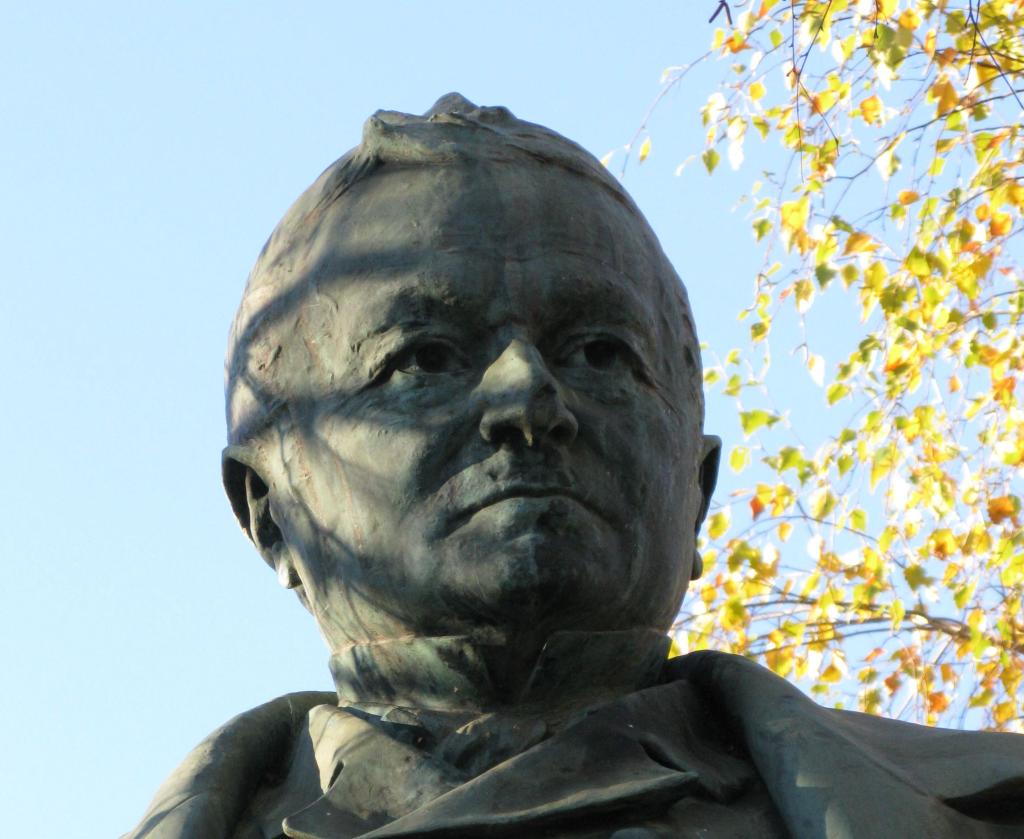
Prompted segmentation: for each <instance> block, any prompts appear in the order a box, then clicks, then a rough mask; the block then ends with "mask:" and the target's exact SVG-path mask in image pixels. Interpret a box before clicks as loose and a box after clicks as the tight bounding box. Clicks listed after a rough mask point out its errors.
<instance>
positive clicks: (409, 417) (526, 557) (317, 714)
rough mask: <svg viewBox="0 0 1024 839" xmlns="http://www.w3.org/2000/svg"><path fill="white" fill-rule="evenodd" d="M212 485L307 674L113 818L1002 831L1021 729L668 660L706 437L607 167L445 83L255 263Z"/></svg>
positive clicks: (640, 236) (673, 285)
mask: <svg viewBox="0 0 1024 839" xmlns="http://www.w3.org/2000/svg"><path fill="white" fill-rule="evenodd" d="M227 400H228V409H227V414H228V436H229V443H230V445H229V446H228V448H227V449H226V450H225V452H224V481H225V486H226V489H227V492H228V495H229V497H230V499H231V503H232V506H233V508H234V510H235V513H236V514H237V516H238V519H239V521H240V522H241V525H242V527H243V529H244V530H245V532H246V533H247V534H248V536H249V537H250V539H251V540H252V542H253V543H254V545H255V546H256V548H257V549H258V551H259V552H260V554H261V555H262V556H263V558H264V560H266V562H267V563H268V564H269V565H270V566H271V567H272V568H274V569H275V570H276V572H277V575H278V578H279V580H280V581H281V583H282V584H283V585H285V586H286V587H288V588H291V589H293V590H294V591H295V592H296V594H297V595H298V596H299V598H300V599H301V601H302V602H303V604H305V606H306V607H307V608H308V609H309V611H310V612H311V613H312V614H313V616H314V618H315V619H316V622H317V624H318V626H319V629H320V632H321V634H322V635H323V637H324V639H325V640H326V641H327V644H328V646H329V648H330V652H331V669H332V673H333V674H334V678H335V682H336V685H337V695H336V696H335V695H334V694H329V695H328V694H310V693H306V694H291V695H289V696H286V697H282V698H280V699H278V700H275V701H273V702H270V703H268V704H267V705H264V706H261V707H260V708H257V709H254V710H252V711H249V712H246V713H244V714H242V715H240V716H239V717H236V718H235V719H234V720H232V721H231V722H229V723H228V724H227V725H226V726H224V727H223V728H221V729H220V730H218V731H217V732H215V733H214V734H213V735H211V736H210V738H208V739H207V740H206V741H205V742H204V743H203V744H201V745H200V746H199V747H197V749H196V750H194V751H193V752H192V753H191V754H190V755H189V757H188V758H187V759H186V760H185V762H184V763H183V764H182V766H181V767H179V769H178V770H177V771H176V772H175V773H174V774H173V775H172V776H171V777H170V778H169V779H168V781H167V782H166V784H165V785H164V786H163V787H162V788H161V790H160V791H159V792H158V794H157V797H156V799H155V800H154V802H153V804H152V805H151V808H150V810H149V812H148V813H147V814H146V816H145V817H144V819H143V821H142V823H141V824H140V825H139V827H138V828H137V829H136V830H135V831H134V832H133V833H132V834H130V836H131V837H139V839H141V837H150V838H151V839H157V838H158V837H159V839H172V837H204V838H205V837H210V839H220V838H221V837H224V839H228V837H236V838H238V839H255V837H264V839H273V838H274V837H279V836H288V837H301V838H302V839H354V838H355V837H365V839H371V837H373V839H376V838H377V837H475V836H496V837H497V836H501V837H581V838H582V837H595V839H596V837H615V839H630V838H631V837H632V839H639V838H640V837H689V836H693V837H697V836H704V837H725V838H726V839H728V837H737V839H738V837H754V836H757V837H775V836H778V837H782V836H794V837H800V838H801V839H804V838H805V837H806V838H807V839H810V837H894V839H895V837H900V839H902V837H911V836H922V837H923V836H928V837H947V836H948V837H954V836H956V837H960V836H978V837H1003V836H1006V837H1009V836H1021V835H1024V803H1022V802H1024V796H1022V793H1024V738H1019V737H1017V736H1014V735H999V734H973V733H963V732H952V731H943V730H936V729H926V728H922V727H918V726H912V725H907V724H904V723H898V722H893V721H889V720H881V719H875V718H870V717H865V716H863V715H859V714H852V713H844V712H839V711H832V710H828V709H823V708H820V707H818V706H817V705H815V704H814V703H812V702H810V701H809V700H808V699H806V698H805V697H803V696H802V695H801V694H800V693H799V692H798V691H796V690H795V689H794V688H793V687H791V686H790V685H788V684H787V683H786V682H784V681H783V680H781V679H778V678H777V677H775V676H774V675H772V674H770V673H768V672H767V671H765V670H763V669H762V668H760V667H758V666H757V665H754V664H752V663H751V662H748V661H745V660H743V659H739V658H735V657H732V656H726V655H721V654H715V653H698V654H692V655H689V656H684V657H681V658H677V659H673V660H670V661H666V655H667V650H668V639H667V637H666V635H665V632H666V630H667V629H668V627H669V625H670V624H671V622H672V619H673V617H674V616H675V615H676V613H677V611H678V609H679V606H680V603H681V601H682V598H683V595H684V594H685V592H686V588H687V585H688V583H689V581H690V580H691V579H692V578H696V577H697V576H699V574H700V570H701V567H700V559H699V556H698V555H697V553H696V549H695V539H696V534H697V532H698V530H699V528H700V525H701V522H702V520H703V518H704V515H705V513H706V511H707V505H708V500H709V498H710V495H711V492H712V490H713V488H714V483H715V476H716V472H717V466H718V453H719V445H720V444H719V441H718V440H717V438H715V437H710V436H706V435H705V434H704V433H703V401H702V394H701V371H700V360H699V350H698V345H697V340H696V336H695V332H694V326H693V321H692V317H691V314H690V308H689V304H688V303H687V299H686V293H685V291H684V289H683V286H682V283H681V282H680V280H679V278H678V276H677V275H676V273H675V271H674V270H673V268H672V267H671V265H670V264H669V263H668V260H667V259H666V257H665V255H664V254H663V252H662V250H661V247H660V245H659V244H658V242H657V239H656V238H655V236H654V234H653V233H652V232H651V230H650V228H649V226H648V225H647V223H646V221H645V220H644V219H643V217H642V215H641V214H640V212H639V211H638V210H637V208H636V206H635V205H634V204H633V202H632V201H631V200H630V198H629V197H628V196H627V195H626V193H625V192H624V191H623V189H622V187H621V186H620V185H619V184H618V182H617V181H616V180H615V179H614V178H612V177H610V176H609V175H608V174H607V173H606V172H605V170H604V169H603V168H602V167H601V166H600V164H599V163H598V162H597V161H596V160H594V158H593V157H591V156H590V155H589V154H587V153H586V152H584V151H583V150H582V149H580V148H579V147H578V146H576V145H575V144H573V143H571V142H570V141H568V140H566V139H565V138H563V137H561V136H559V135H557V134H555V133H554V132H552V131H550V130H548V129H546V128H543V127H541V126H537V125H533V124H530V123H526V122H523V121H520V120H518V119H516V118H515V117H513V116H512V115H511V114H510V113H509V112H508V111H507V110H505V109H503V108H478V107H477V106H475V105H473V104H471V103H469V102H467V101H466V100H464V99H463V98H462V97H460V96H458V95H456V94H452V95H449V96H446V97H444V98H442V99H441V100H440V101H439V102H438V103H437V104H436V105H435V106H434V107H433V108H432V109H431V110H430V111H429V112H428V113H427V114H426V115H424V116H422V117H419V116H410V115H406V114H399V113H393V112H379V113H377V114H376V115H374V116H373V117H371V119H370V120H369V121H368V122H367V124H366V128H365V131H364V136H363V141H362V143H361V144H360V145H359V146H358V147H357V148H356V149H354V150H353V151H351V152H349V153H348V154H347V155H345V156H344V157H343V158H341V159H340V160H339V161H337V162H336V163H335V164H333V165H332V166H331V167H330V168H328V169H327V171H326V172H324V174H323V175H321V176H320V178H319V179H318V180H317V181H316V182H315V183H314V184H313V185H312V186H311V187H310V188H309V189H308V190H307V191H306V192H305V193H304V194H303V195H302V196H301V197H300V198H299V200H298V201H297V202H296V203H295V205H294V206H293V207H292V208H291V209H290V210H289V211H288V213H287V215H286V216H285V218H284V219H283V220H282V222H281V223H280V225H278V227H277V229H276V230H275V231H274V233H273V235H272V236H271V238H270V240H269V241H268V243H267V245H266V246H265V248H264V250H263V252H262V253H261V254H260V257H259V260H258V262H257V264H256V267H255V268H254V269H253V272H252V274H251V276H250V278H249V282H248V285H247V287H246V290H245V295H244V298H243V300H242V304H241V307H240V310H239V313H238V316H237V319H236V321H235V325H234V328H233V330H232V335H231V342H230V347H229V352H228V360H227Z"/></svg>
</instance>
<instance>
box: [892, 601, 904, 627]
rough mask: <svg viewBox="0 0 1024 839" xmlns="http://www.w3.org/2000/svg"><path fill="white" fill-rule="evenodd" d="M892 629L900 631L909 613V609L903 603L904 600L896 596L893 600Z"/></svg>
mask: <svg viewBox="0 0 1024 839" xmlns="http://www.w3.org/2000/svg"><path fill="white" fill-rule="evenodd" d="M891 609H892V631H893V632H899V629H900V627H901V626H902V625H903V618H904V616H905V615H906V614H907V609H906V607H905V606H904V605H903V601H902V600H900V599H899V598H896V599H895V600H893V601H892V607H891Z"/></svg>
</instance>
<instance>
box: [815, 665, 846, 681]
mask: <svg viewBox="0 0 1024 839" xmlns="http://www.w3.org/2000/svg"><path fill="white" fill-rule="evenodd" d="M842 677H843V674H842V673H841V672H840V671H839V668H838V667H836V666H835V665H834V664H829V666H828V667H826V668H825V669H824V670H822V671H821V675H820V676H819V677H818V681H821V682H827V683H829V684H835V683H836V682H838V681H839V680H840V679H841V678H842Z"/></svg>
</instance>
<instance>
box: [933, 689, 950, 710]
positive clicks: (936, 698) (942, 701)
mask: <svg viewBox="0 0 1024 839" xmlns="http://www.w3.org/2000/svg"><path fill="white" fill-rule="evenodd" d="M949 702H950V699H949V697H948V696H947V695H946V694H944V693H943V692H942V691H935V692H934V693H929V694H928V711H929V712H930V713H932V714H941V713H942V712H943V711H945V710H946V709H947V708H948V707H949Z"/></svg>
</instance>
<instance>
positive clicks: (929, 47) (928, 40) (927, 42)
mask: <svg viewBox="0 0 1024 839" xmlns="http://www.w3.org/2000/svg"><path fill="white" fill-rule="evenodd" d="M924 52H925V55H927V56H928V57H929V58H931V57H932V56H933V55H935V30H934V29H929V30H928V34H927V35H925V36H924Z"/></svg>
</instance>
